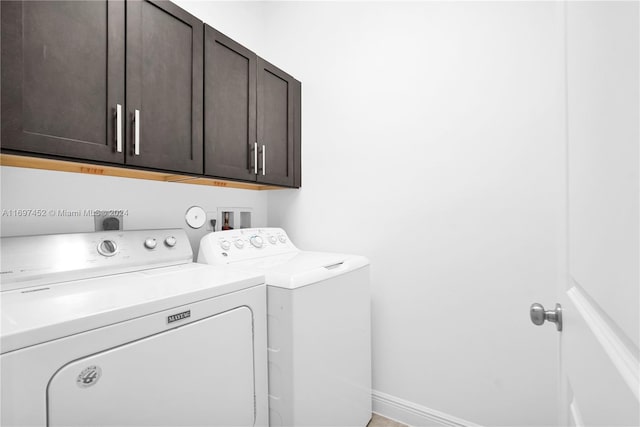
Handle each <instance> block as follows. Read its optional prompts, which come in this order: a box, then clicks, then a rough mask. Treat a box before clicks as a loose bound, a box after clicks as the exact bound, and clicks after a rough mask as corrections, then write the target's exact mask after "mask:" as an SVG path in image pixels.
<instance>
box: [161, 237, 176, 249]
mask: <svg viewBox="0 0 640 427" xmlns="http://www.w3.org/2000/svg"><path fill="white" fill-rule="evenodd" d="M176 243H178V240H177V239H176V238H175V237H173V236H168V237H167V238H166V239H164V244H165V245H167V246H168V247H170V248H172V247H174V246H175V245H176Z"/></svg>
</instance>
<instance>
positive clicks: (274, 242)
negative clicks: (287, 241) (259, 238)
mask: <svg viewBox="0 0 640 427" xmlns="http://www.w3.org/2000/svg"><path fill="white" fill-rule="evenodd" d="M277 242H278V238H277V237H276V236H269V243H271V244H272V245H275V244H276V243H277Z"/></svg>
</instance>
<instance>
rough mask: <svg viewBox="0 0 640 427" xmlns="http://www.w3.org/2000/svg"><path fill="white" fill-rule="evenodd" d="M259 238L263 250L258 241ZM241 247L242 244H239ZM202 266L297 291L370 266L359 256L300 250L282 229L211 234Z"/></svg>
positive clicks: (201, 252) (200, 256) (202, 248)
mask: <svg viewBox="0 0 640 427" xmlns="http://www.w3.org/2000/svg"><path fill="white" fill-rule="evenodd" d="M256 237H259V238H260V239H259V243H260V245H259V246H256V245H254V244H253V243H254V239H255V238H256ZM236 243H239V244H236ZM198 262H199V263H204V264H212V265H229V266H230V267H232V268H237V269H241V270H244V271H251V272H254V273H256V274H264V275H265V277H266V281H267V285H268V286H277V287H281V288H287V289H295V288H299V287H302V286H307V285H310V284H313V283H317V282H320V281H322V280H326V279H329V278H331V277H334V276H337V275H340V274H344V273H346V272H349V271H352V270H355V269H358V268H361V267H364V266H366V265H369V261H368V260H367V259H366V258H365V257H363V256H358V255H348V254H339V253H328V252H309V251H301V250H299V249H298V248H297V247H296V246H295V245H293V243H292V242H291V241H290V240H289V237H288V236H287V234H286V233H285V231H284V230H282V229H280V228H254V229H243V230H231V231H222V232H215V233H210V234H208V235H206V236H204V237H203V238H202V240H201V241H200V250H199V253H198Z"/></svg>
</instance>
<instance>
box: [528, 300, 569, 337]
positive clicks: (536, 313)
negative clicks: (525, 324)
mask: <svg viewBox="0 0 640 427" xmlns="http://www.w3.org/2000/svg"><path fill="white" fill-rule="evenodd" d="M529 315H530V316H531V321H532V322H533V324H534V325H538V326H540V325H542V324H543V323H544V321H545V320H546V321H548V322H552V323H555V324H556V328H557V329H558V331H561V330H562V306H561V305H560V304H556V309H555V310H545V309H544V307H543V306H542V304H538V303H537V302H536V303H533V304H531V309H530V310H529Z"/></svg>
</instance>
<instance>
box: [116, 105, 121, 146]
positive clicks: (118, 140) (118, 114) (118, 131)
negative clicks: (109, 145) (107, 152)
mask: <svg viewBox="0 0 640 427" xmlns="http://www.w3.org/2000/svg"><path fill="white" fill-rule="evenodd" d="M116 151H117V152H118V153H122V105H120V104H116Z"/></svg>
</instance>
